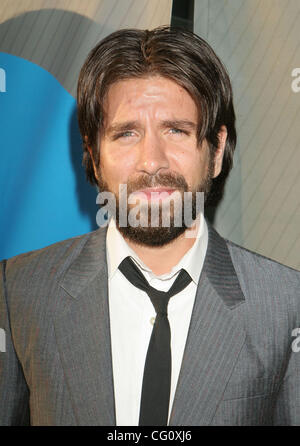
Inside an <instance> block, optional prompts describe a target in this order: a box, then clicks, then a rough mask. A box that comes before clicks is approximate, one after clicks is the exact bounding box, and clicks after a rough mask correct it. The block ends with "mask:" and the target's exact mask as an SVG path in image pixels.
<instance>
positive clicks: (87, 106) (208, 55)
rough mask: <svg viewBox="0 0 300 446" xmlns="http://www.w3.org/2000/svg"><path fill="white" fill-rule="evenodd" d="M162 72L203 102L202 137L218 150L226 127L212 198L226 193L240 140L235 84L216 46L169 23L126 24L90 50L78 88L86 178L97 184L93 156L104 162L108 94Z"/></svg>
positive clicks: (198, 103)
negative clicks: (156, 25)
mask: <svg viewBox="0 0 300 446" xmlns="http://www.w3.org/2000/svg"><path fill="white" fill-rule="evenodd" d="M150 75H160V76H164V77H166V78H169V79H171V80H173V81H175V82H177V83H178V84H179V85H181V86H182V87H183V88H185V89H186V91H187V92H188V93H189V94H190V95H191V97H192V98H193V99H194V101H195V103H196V106H197V108H198V121H199V122H198V133H197V137H198V142H199V144H201V142H202V141H203V140H204V139H205V138H206V140H207V141H208V143H209V145H210V148H211V153H212V155H214V153H215V150H216V148H217V146H218V133H219V131H220V128H221V126H222V125H225V126H226V127H227V132H228V136H227V142H226V147H225V154H224V159H223V167H222V171H221V173H220V175H219V176H218V177H217V178H215V179H214V180H213V184H212V190H211V195H210V199H209V203H210V204H211V203H213V202H215V201H218V199H219V198H220V197H221V196H222V193H223V188H224V183H225V180H226V177H227V175H228V173H229V171H230V169H231V167H232V160H233V153H234V149H235V145H236V131H235V113H234V108H233V99H232V88H231V84H230V79H229V76H228V74H227V71H226V69H225V67H224V65H223V64H222V62H221V61H220V59H219V58H218V57H217V55H216V54H215V52H214V51H213V49H212V48H211V47H210V46H209V45H208V43H206V42H205V41H204V40H203V39H201V38H200V37H198V36H197V35H195V34H193V33H192V32H190V31H187V30H184V29H179V28H170V27H167V26H164V27H159V28H155V29H153V30H151V31H148V30H138V29H123V30H120V31H116V32H114V33H112V34H110V35H109V36H107V37H106V38H105V39H103V40H102V41H101V42H99V43H98V45H97V46H96V47H95V48H94V49H93V50H92V51H91V52H90V54H89V55H88V57H87V59H86V61H85V63H84V65H83V67H82V69H81V72H80V76H79V81H78V89H77V103H78V121H79V127H80V132H81V135H82V138H83V149H84V153H83V165H84V166H85V169H86V176H87V179H88V180H89V181H90V182H91V183H92V184H97V179H96V177H95V174H94V169H93V163H92V159H91V155H90V153H89V150H88V146H89V147H90V148H91V150H92V156H93V160H94V162H95V165H96V166H99V150H100V149H101V136H100V135H101V130H102V129H103V125H104V117H105V110H104V108H103V103H104V97H105V95H106V93H107V91H108V88H109V86H110V85H111V84H113V83H114V82H116V81H120V80H124V79H130V78H141V77H147V76H150Z"/></svg>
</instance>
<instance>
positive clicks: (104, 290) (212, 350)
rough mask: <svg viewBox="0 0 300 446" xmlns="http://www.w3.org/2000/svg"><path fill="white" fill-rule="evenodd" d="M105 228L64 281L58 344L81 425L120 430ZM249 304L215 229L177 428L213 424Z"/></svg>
mask: <svg viewBox="0 0 300 446" xmlns="http://www.w3.org/2000/svg"><path fill="white" fill-rule="evenodd" d="M106 232H107V231H106V229H98V230H97V231H95V232H94V233H92V234H91V236H90V238H89V239H88V240H87V242H86V244H85V246H84V247H83V249H82V250H81V252H80V253H79V255H78V256H77V257H76V258H75V260H74V261H73V263H72V264H71V266H70V267H69V269H68V270H67V271H66V273H65V274H64V276H63V278H62V279H61V281H60V289H61V292H62V297H64V299H62V302H61V306H58V307H57V311H56V315H55V317H54V326H55V333H56V338H57V344H58V348H59V352H60V357H61V360H62V364H63V368H64V373H65V376H66V380H67V385H68V388H69V390H70V394H71V398H72V402H73V407H74V413H75V416H76V420H77V423H78V424H79V425H107V426H109V425H115V424H116V417H115V402H114V388H113V371H112V357H111V339H110V325H109V307H108V283H107V280H108V274H107V263H106ZM243 302H244V296H243V293H242V291H241V288H240V285H239V282H238V279H237V276H236V273H235V270H234V267H233V265H232V261H231V257H230V254H229V251H228V248H227V245H226V242H225V240H224V239H222V238H221V237H220V236H219V235H218V234H217V233H216V232H215V231H214V229H213V228H211V227H210V226H209V242H208V248H207V254H206V257H205V262H204V265H203V269H202V273H201V277H200V280H199V284H198V288H197V294H196V298H195V303H194V308H193V313H192V318H191V322H190V327H189V333H188V338H187V342H186V346H185V351H184V356H183V361H182V366H181V371H180V375H179V380H178V385H177V389H176V394H175V399H174V403H173V408H172V412H171V418H170V425H190V426H191V425H209V424H210V422H211V420H212V418H213V416H214V414H215V412H216V410H217V406H218V403H219V401H220V400H221V398H222V394H223V392H224V390H225V386H226V384H227V382H228V380H229V377H230V374H231V372H232V370H233V367H234V365H235V362H236V360H237V357H238V354H239V352H240V350H241V348H242V345H243V343H244V340H245V334H244V330H243V327H242V325H241V322H240V319H239V318H237V317H236V315H235V312H236V310H235V308H236V307H238V306H239V305H240V304H241V303H243Z"/></svg>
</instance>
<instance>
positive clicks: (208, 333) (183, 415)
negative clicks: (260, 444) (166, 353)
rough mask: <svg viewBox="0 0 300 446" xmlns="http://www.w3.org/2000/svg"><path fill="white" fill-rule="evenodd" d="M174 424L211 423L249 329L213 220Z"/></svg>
mask: <svg viewBox="0 0 300 446" xmlns="http://www.w3.org/2000/svg"><path fill="white" fill-rule="evenodd" d="M208 229H209V241H208V248H207V253H206V257H205V261H204V265H203V269H202V273H201V276H200V280H199V284H198V288H197V293H196V298H195V303H194V308H193V313H192V317H191V322H190V327H189V333H188V337H187V342H186V346H185V351H184V356H183V361H182V366H181V371H180V375H179V380H178V384H177V389H176V394H175V398H174V403H173V408H172V412H171V417H170V425H174V426H175V425H177V426H178V425H187V426H192V425H198V426H199V425H209V424H211V421H212V419H213V417H214V414H215V412H216V410H217V407H218V404H219V402H220V400H221V398H222V394H223V392H224V390H225V386H226V384H227V382H228V380H229V378H230V375H231V372H232V370H233V368H234V365H235V362H236V360H237V358H238V355H239V352H240V350H241V348H242V346H243V344H244V341H245V333H244V329H243V326H242V324H241V321H240V318H238V317H237V314H236V313H237V312H238V309H237V307H239V306H240V304H242V303H243V302H244V296H243V293H242V291H241V288H240V285H239V282H238V279H237V276H236V273H235V270H234V267H233V264H232V261H231V257H230V254H229V251H228V248H227V245H226V242H225V240H224V239H223V238H221V237H220V236H219V235H218V234H217V232H216V231H215V230H214V229H213V228H212V227H210V226H209V228H208Z"/></svg>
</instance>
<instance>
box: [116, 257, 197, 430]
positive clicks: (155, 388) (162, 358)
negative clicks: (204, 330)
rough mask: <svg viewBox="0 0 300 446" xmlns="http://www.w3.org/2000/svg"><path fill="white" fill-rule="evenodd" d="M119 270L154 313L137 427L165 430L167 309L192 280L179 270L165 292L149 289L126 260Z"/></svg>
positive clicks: (168, 364)
mask: <svg viewBox="0 0 300 446" xmlns="http://www.w3.org/2000/svg"><path fill="white" fill-rule="evenodd" d="M119 269H120V271H121V272H122V273H123V274H124V276H125V277H126V278H127V279H128V280H129V282H131V283H132V284H133V285H135V286H136V287H137V288H140V289H141V290H143V291H146V293H147V294H148V296H149V297H150V299H151V302H152V304H153V306H154V308H155V311H156V319H155V324H154V327H153V330H152V335H151V338H150V342H149V347H148V351H147V356H146V362H145V368H144V377H143V387H142V397H141V406H140V419H139V426H167V423H168V412H169V399H170V387H171V331H170V324H169V320H168V311H167V307H168V302H169V299H170V297H172V296H174V295H175V294H177V293H179V292H180V291H182V290H183V289H184V288H185V287H186V286H187V285H188V284H189V283H190V282H191V280H192V279H191V277H190V276H189V274H188V273H187V272H186V271H185V270H183V269H182V270H181V271H180V273H179V274H178V277H177V279H176V280H175V282H174V283H173V285H172V286H171V288H170V289H169V291H167V292H165V291H159V290H157V289H155V288H153V287H152V286H151V285H149V283H148V282H147V280H146V279H145V277H144V276H143V274H142V273H141V271H140V270H139V269H138V267H137V266H136V265H135V263H134V262H133V260H132V259H131V258H130V257H126V258H125V259H124V260H123V261H122V262H121V264H120V266H119Z"/></svg>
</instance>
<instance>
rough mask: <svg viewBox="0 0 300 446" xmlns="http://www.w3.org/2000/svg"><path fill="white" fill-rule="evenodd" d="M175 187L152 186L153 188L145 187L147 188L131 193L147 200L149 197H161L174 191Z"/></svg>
mask: <svg viewBox="0 0 300 446" xmlns="http://www.w3.org/2000/svg"><path fill="white" fill-rule="evenodd" d="M175 190H176V189H172V188H168V187H154V188H147V189H141V190H138V191H136V192H133V193H132V195H134V196H135V197H139V196H140V197H142V198H143V197H145V196H146V197H147V199H148V200H150V199H156V198H163V195H166V194H167V195H166V196H169V195H171V194H172V193H173V192H175Z"/></svg>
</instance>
